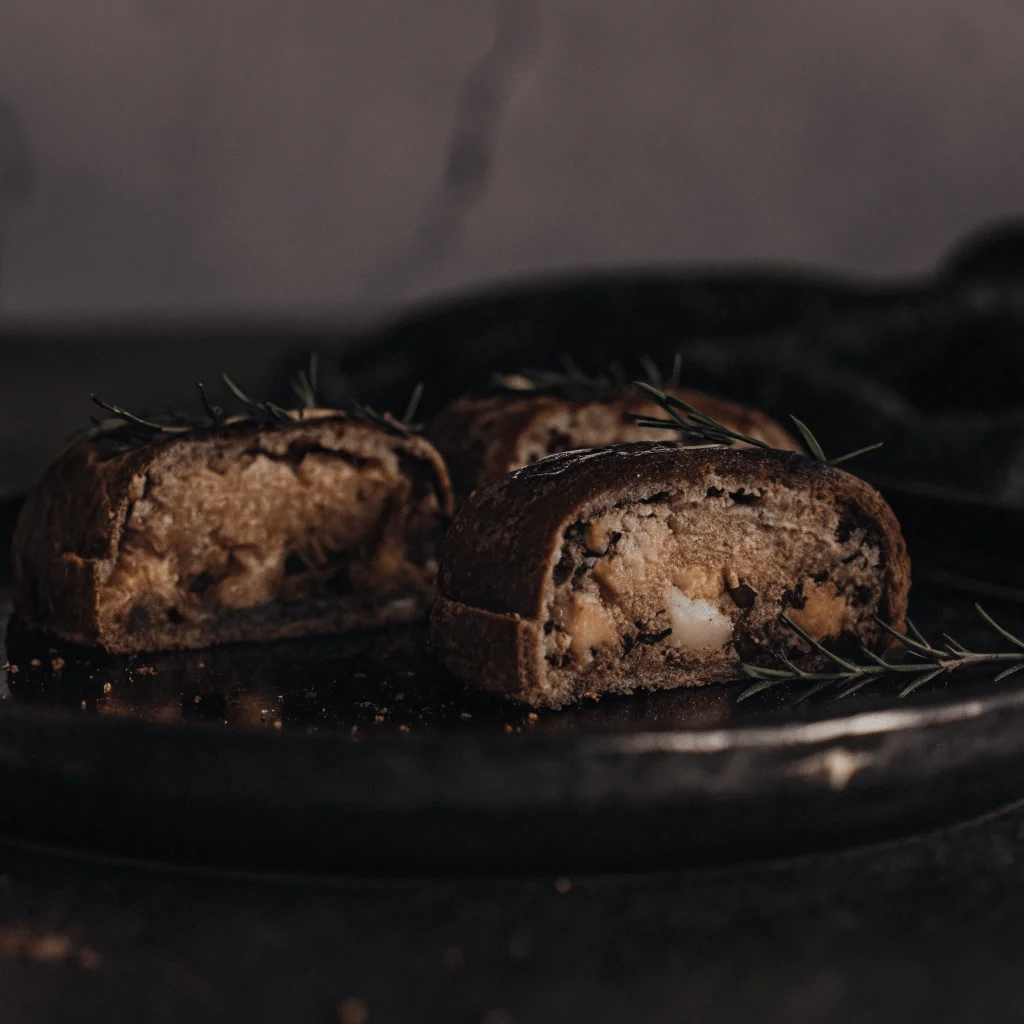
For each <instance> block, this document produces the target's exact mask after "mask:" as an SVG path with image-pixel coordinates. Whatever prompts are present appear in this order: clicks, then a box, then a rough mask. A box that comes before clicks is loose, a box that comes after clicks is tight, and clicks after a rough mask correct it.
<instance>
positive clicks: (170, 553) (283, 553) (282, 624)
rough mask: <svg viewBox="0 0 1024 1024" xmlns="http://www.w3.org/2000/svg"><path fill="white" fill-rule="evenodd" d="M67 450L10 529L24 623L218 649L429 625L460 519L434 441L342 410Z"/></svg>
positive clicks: (113, 641) (90, 638) (81, 636)
mask: <svg viewBox="0 0 1024 1024" xmlns="http://www.w3.org/2000/svg"><path fill="white" fill-rule="evenodd" d="M293 415H294V417H295V419H296V422H294V423H291V424H289V423H285V424H282V425H278V426H275V427H263V426H259V425H257V424H254V423H252V422H243V423H236V424H233V425H227V426H223V427H219V428H213V427H211V428H199V429H193V430H188V431H186V432H184V433H179V434H162V435H159V436H158V437H157V438H156V439H154V440H152V441H151V442H150V443H146V444H142V445H141V446H139V447H135V448H132V449H131V450H128V451H122V452H121V453H119V454H114V455H112V456H111V455H110V453H109V446H107V447H105V443H104V442H103V441H102V440H97V441H87V440H80V441H77V442H75V443H73V444H71V445H70V446H69V447H68V448H66V449H65V450H64V451H63V452H62V453H61V455H60V456H58V458H57V460H56V461H55V462H54V463H53V465H52V466H51V467H50V468H49V470H48V471H47V473H46V474H45V476H44V477H43V479H42V481H41V482H40V483H39V484H38V485H37V487H36V488H35V490H34V491H33V492H32V494H31V495H30V496H29V498H28V501H27V503H26V505H25V507H24V509H23V510H22V513H21V516H20V519H19V521H18V524H17V528H16V530H15V534H14V543H13V550H12V564H13V575H14V607H15V611H16V613H17V614H18V616H19V617H20V619H21V620H22V621H23V622H24V623H25V624H26V625H27V626H29V627H31V628H36V629H42V630H45V631H47V632H50V633H53V634H55V635H57V636H60V637H63V638H65V639H67V640H71V641H73V642H76V643H81V644H94V645H99V646H101V647H104V648H106V650H108V651H114V652H129V651H153V650H164V649H172V648H196V647H206V646H209V645H211V644H221V643H231V642H234V641H246V640H274V639H279V638H282V637H297V636H306V635H310V634H314V633H333V632H345V631H348V630H355V629H362V628H366V627H372V626H381V625H385V624H388V623H395V622H407V621H410V620H415V619H418V618H422V617H425V616H426V614H427V613H428V611H429V609H430V605H431V602H432V601H433V598H434V593H435V587H436V576H437V566H438V558H439V552H440V546H441V539H442V536H443V533H444V529H445V527H446V525H447V521H448V519H449V517H450V516H451V511H452V494H451V487H450V484H449V480H448V474H447V471H446V469H445V466H444V463H443V461H442V459H441V457H440V456H439V455H438V453H437V452H436V451H435V450H434V448H433V447H432V446H431V445H430V444H429V443H428V442H426V441H424V440H423V439H422V438H419V437H415V436H401V435H400V434H398V433H395V432H391V431H389V430H387V429H385V428H383V427H381V426H377V425H374V424H371V423H367V422H363V421H361V420H356V419H351V418H348V417H346V416H345V415H344V414H339V413H332V412H323V411H309V410H306V411H303V413H295V414H293Z"/></svg>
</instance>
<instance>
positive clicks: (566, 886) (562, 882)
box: [555, 875, 572, 896]
mask: <svg viewBox="0 0 1024 1024" xmlns="http://www.w3.org/2000/svg"><path fill="white" fill-rule="evenodd" d="M571 891H572V882H571V881H570V879H568V878H566V877H565V875H562V876H560V877H559V878H556V879H555V892H557V893H559V894H560V895H562V896H564V895H565V894H566V893H567V892H571Z"/></svg>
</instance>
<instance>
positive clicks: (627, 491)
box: [431, 442, 910, 708]
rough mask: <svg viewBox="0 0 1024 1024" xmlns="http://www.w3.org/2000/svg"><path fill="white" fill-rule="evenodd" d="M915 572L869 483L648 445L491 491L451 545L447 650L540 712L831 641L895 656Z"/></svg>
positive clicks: (442, 605) (476, 497)
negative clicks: (895, 637)
mask: <svg viewBox="0 0 1024 1024" xmlns="http://www.w3.org/2000/svg"><path fill="white" fill-rule="evenodd" d="M909 589H910V563H909V559H908V557H907V551H906V546H905V544H904V542H903V538H902V535H901V534H900V529H899V524H898V523H897V521H896V519H895V517H894V516H893V513H892V511H891V510H890V508H889V507H888V505H886V503H885V501H884V500H883V499H882V497H881V496H880V495H879V494H878V492H877V491H875V490H874V489H873V488H872V487H871V486H869V485H868V484H867V483H865V482H864V481H863V480H860V479H858V478H857V477H855V476H852V475H850V474H849V473H845V472H843V471H842V470H839V469H834V468H830V467H827V466H823V465H821V464H819V463H817V462H814V461H812V460H810V459H808V458H805V457H804V456H801V455H798V454H795V453H792V452H785V451H775V450H764V449H756V448H746V449H740V448H721V447H705V448H692V447H689V448H688V447H683V446H680V445H675V444H668V443H657V442H653V443H652V442H645V443H635V444H623V445H615V446H612V447H609V448H602V449H594V450H589V451H573V452H567V453H565V454H562V455H553V456H550V457H548V458H545V459H542V460H541V461H539V462H536V463H534V464H532V465H531V466H528V467H526V468H524V469H521V470H519V471H517V472H515V473H513V474H511V475H510V476H507V477H505V478H503V479H502V480H499V481H496V482H495V483H492V484H489V485H487V486H485V487H482V488H480V489H479V490H478V491H476V493H474V494H473V495H472V496H471V497H470V499H469V500H468V501H467V503H466V504H465V505H464V506H463V507H462V509H461V510H460V511H459V512H458V514H457V515H456V517H455V520H454V522H453V524H452V527H451V529H450V531H449V533H448V536H447V538H446V541H445V548H444V554H443V557H442V562H441V574H440V581H439V591H440V593H439V597H438V600H437V603H436V604H435V606H434V611H433V615H432V619H431V622H432V636H433V642H434V645H435V648H436V650H437V651H438V653H439V655H440V657H441V658H442V660H443V661H444V663H445V664H446V665H447V666H448V668H449V669H450V670H451V671H452V672H453V673H454V674H455V675H456V676H458V677H459V678H461V679H463V680H464V681H466V682H469V683H472V684H475V685H477V686H480V687H483V688H484V689H487V690H493V691H495V692H497V693H500V694H502V695H503V696H506V697H509V698H512V699H515V700H520V701H525V702H526V703H528V704H532V705H534V706H538V707H542V706H543V707H553V708H557V707H561V706H562V705H564V704H567V703H570V702H572V701H575V700H578V699H579V698H581V697H583V696H584V695H588V694H602V693H626V692H629V691H631V690H633V689H635V688H637V687H640V686H643V687H647V688H651V689H658V688H666V689H667V688H673V687H680V686H698V685H702V684H705V683H713V682H720V681H724V680H728V679H734V678H738V677H739V676H740V663H741V662H744V661H746V662H762V663H768V664H771V663H773V661H774V657H775V654H774V653H773V652H777V651H786V650H788V651H789V652H790V654H791V656H793V657H794V658H798V659H799V658H805V659H806V660H807V663H808V664H813V658H812V657H811V651H810V647H809V645H807V644H806V643H805V642H804V641H802V640H800V639H799V638H798V637H797V636H796V634H795V633H794V632H793V631H792V630H790V629H788V628H787V627H786V626H785V625H784V624H783V623H782V622H780V614H781V613H782V612H783V611H787V612H788V613H789V615H790V616H791V617H792V618H793V620H794V621H796V622H797V623H798V624H799V625H801V626H802V627H803V628H804V629H805V630H806V631H807V632H808V633H809V634H810V635H811V636H813V637H814V638H815V639H822V640H828V641H829V642H830V643H833V644H835V645H836V646H837V648H838V649H843V647H844V646H846V647H850V646H855V645H857V644H860V643H863V644H865V645H867V646H868V647H870V648H874V649H884V647H885V646H887V634H886V633H885V631H884V630H883V629H882V627H881V626H880V625H879V624H878V623H877V621H876V620H875V616H878V617H879V618H881V619H882V620H883V621H885V622H887V623H889V624H890V625H892V626H893V627H895V628H896V629H902V628H903V625H904V616H905V614H906V606H907V595H908V592H909Z"/></svg>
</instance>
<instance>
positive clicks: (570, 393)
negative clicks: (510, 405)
mask: <svg viewBox="0 0 1024 1024" xmlns="http://www.w3.org/2000/svg"><path fill="white" fill-rule="evenodd" d="M559 362H560V363H561V364H562V368H561V370H520V371H519V372H518V373H495V374H492V375H491V390H493V391H498V392H507V393H511V394H521V393H523V392H527V393H530V394H535V395H554V396H557V397H559V398H567V399H570V400H571V401H579V402H586V401H597V400H600V399H605V398H613V397H614V396H616V395H620V394H622V392H623V391H624V390H625V388H626V375H625V373H624V372H623V370H622V367H621V366H619V364H618V363H612V364H611V365H610V366H609V367H608V372H607V373H599V374H593V375H591V374H588V373H585V372H584V371H583V370H581V369H580V368H579V367H578V366H577V365H576V363H575V362H573V360H572V359H571V358H570V357H569V356H567V355H563V356H562V357H561V358H560V359H559Z"/></svg>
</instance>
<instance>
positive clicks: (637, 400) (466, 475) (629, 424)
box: [427, 388, 803, 501]
mask: <svg viewBox="0 0 1024 1024" xmlns="http://www.w3.org/2000/svg"><path fill="white" fill-rule="evenodd" d="M668 393H669V394H671V395H673V396H674V397H676V398H680V399H682V400H683V401H684V402H688V403H689V404H690V405H692V406H694V408H696V409H699V410H700V411H701V412H703V413H706V414H707V415H709V416H711V417H712V419H714V420H717V421H718V422H719V423H721V424H723V425H724V426H727V427H730V428H732V429H733V430H735V431H738V432H739V433H741V434H746V435H747V436H748V437H755V438H757V439H758V440H759V441H764V442H765V443H767V444H770V445H771V446H772V447H773V448H783V449H787V450H789V451H802V450H803V448H802V447H801V446H800V444H799V443H798V442H797V441H795V440H794V439H793V438H792V437H791V436H790V434H789V433H787V432H786V430H784V429H783V428H782V427H781V426H780V425H779V424H778V423H776V422H775V421H774V420H773V419H771V418H770V417H768V416H766V415H765V414H764V413H762V412H759V411H758V410H756V409H749V408H747V407H746V406H743V405H740V404H739V403H738V402H731V401H728V400H727V399H724V398H716V397H714V396H711V395H706V394H704V393H702V392H700V391H694V390H692V389H690V388H672V389H670V390H669V392H668ZM633 415H641V416H661V415H663V413H662V410H661V409H660V408H659V407H658V406H657V405H656V404H655V403H654V402H652V401H650V399H645V398H642V397H641V396H640V395H638V394H636V393H634V392H632V391H623V392H621V393H619V394H614V395H612V396H610V397H603V398H593V399H586V400H582V399H572V398H565V397H561V396H559V395H555V394H547V393H543V392H529V391H528V392H517V391H504V392H501V393H498V394H493V395H486V396H483V397H479V398H476V397H470V396H467V397H463V398H459V399H456V400H455V401H454V402H452V403H451V404H450V405H449V406H448V407H447V408H446V409H444V410H443V411H442V412H441V414H440V415H439V416H438V417H437V418H436V419H435V420H434V421H433V422H432V423H431V424H430V426H429V427H428V430H427V436H428V437H429V438H430V440H431V441H432V442H433V444H434V445H436V446H437V449H438V451H440V452H441V454H442V455H443V456H444V457H445V461H446V462H447V463H448V468H449V471H450V472H451V475H452V485H453V486H454V488H455V494H456V497H457V499H458V500H459V501H462V500H464V499H465V498H466V497H467V496H468V495H469V493H470V492H471V491H473V490H475V489H476V488H477V487H480V486H482V485H483V484H486V483H490V481H491V480H497V479H499V478H500V477H503V476H505V474H506V473H511V472H512V471H513V470H516V469H520V468H521V467H523V466H528V465H529V464H530V463H532V462H536V461H537V460H538V459H542V458H544V456H546V455H552V454H554V453H556V452H564V451H571V450H574V449H578V448H598V447H601V446H602V445H610V444H619V443H622V442H625V441H652V440H653V441H661V440H666V441H669V440H674V439H675V438H676V437H677V436H678V435H677V433H676V432H675V431H672V430H663V431H662V430H651V429H650V428H649V427H639V426H637V425H636V423H635V422H634V421H633V419H632V416H633Z"/></svg>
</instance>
